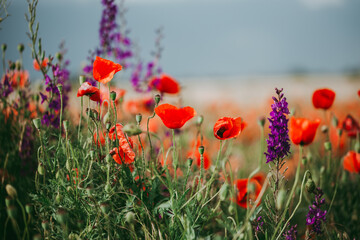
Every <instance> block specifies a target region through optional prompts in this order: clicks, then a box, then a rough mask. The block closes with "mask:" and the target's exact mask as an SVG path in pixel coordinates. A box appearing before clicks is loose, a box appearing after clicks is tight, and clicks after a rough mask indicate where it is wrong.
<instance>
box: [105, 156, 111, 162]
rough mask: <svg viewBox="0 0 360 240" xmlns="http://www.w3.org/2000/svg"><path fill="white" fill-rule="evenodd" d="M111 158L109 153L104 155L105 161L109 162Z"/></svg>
mask: <svg viewBox="0 0 360 240" xmlns="http://www.w3.org/2000/svg"><path fill="white" fill-rule="evenodd" d="M111 160H112V157H111V155H110V154H108V155H106V157H105V161H106V163H111Z"/></svg>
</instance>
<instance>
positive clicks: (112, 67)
mask: <svg viewBox="0 0 360 240" xmlns="http://www.w3.org/2000/svg"><path fill="white" fill-rule="evenodd" d="M121 69H122V66H121V65H120V64H118V63H114V62H112V61H110V60H107V59H104V58H101V57H96V59H95V61H94V64H93V76H94V79H95V80H96V81H98V82H101V83H103V84H106V83H108V82H110V81H111V79H113V77H114V75H115V73H117V72H118V71H120V70H121Z"/></svg>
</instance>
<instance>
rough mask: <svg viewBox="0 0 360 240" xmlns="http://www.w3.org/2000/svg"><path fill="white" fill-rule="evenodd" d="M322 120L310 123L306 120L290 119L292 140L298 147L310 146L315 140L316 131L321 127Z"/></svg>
mask: <svg viewBox="0 0 360 240" xmlns="http://www.w3.org/2000/svg"><path fill="white" fill-rule="evenodd" d="M319 124H320V120H319V119H316V120H315V121H310V120H308V119H305V118H295V117H292V118H291V119H290V138H291V141H292V142H293V143H294V144H296V145H299V144H300V145H303V146H305V145H308V144H310V143H312V141H313V140H314V138H315V134H316V130H317V128H318V127H319Z"/></svg>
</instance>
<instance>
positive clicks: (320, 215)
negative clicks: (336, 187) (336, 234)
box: [306, 188, 326, 235]
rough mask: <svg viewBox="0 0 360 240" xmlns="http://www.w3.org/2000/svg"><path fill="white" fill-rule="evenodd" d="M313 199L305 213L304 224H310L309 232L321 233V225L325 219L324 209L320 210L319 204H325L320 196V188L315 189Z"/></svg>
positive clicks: (321, 193) (321, 194) (321, 192)
mask: <svg viewBox="0 0 360 240" xmlns="http://www.w3.org/2000/svg"><path fill="white" fill-rule="evenodd" d="M315 192H316V194H315V201H314V202H313V204H312V205H311V206H309V212H308V214H307V215H306V225H309V226H311V227H312V228H311V232H310V234H314V233H315V234H317V235H320V234H322V233H323V232H322V229H321V225H322V223H323V222H325V221H326V210H325V211H322V210H321V206H322V205H324V204H325V199H324V198H323V199H322V198H321V197H322V196H323V191H322V190H321V189H320V188H317V189H316V191H315Z"/></svg>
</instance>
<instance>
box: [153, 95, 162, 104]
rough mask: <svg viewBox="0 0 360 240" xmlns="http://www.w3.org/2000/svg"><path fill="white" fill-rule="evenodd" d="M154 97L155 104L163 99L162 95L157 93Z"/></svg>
mask: <svg viewBox="0 0 360 240" xmlns="http://www.w3.org/2000/svg"><path fill="white" fill-rule="evenodd" d="M154 99H155V105H156V106H157V105H158V104H159V102H160V100H161V96H160V95H159V94H156V95H155V98H154Z"/></svg>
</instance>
